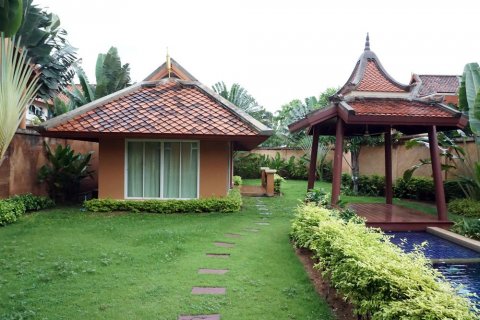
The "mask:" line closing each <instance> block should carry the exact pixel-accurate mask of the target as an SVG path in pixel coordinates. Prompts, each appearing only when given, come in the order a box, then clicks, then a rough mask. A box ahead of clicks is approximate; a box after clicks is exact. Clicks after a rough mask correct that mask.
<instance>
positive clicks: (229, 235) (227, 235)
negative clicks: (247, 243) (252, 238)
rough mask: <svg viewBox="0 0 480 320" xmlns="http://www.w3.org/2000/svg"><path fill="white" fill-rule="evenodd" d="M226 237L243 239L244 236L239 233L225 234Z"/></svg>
mask: <svg viewBox="0 0 480 320" xmlns="http://www.w3.org/2000/svg"><path fill="white" fill-rule="evenodd" d="M224 236H225V237H227V238H241V237H242V235H241V234H238V233H225V234H224Z"/></svg>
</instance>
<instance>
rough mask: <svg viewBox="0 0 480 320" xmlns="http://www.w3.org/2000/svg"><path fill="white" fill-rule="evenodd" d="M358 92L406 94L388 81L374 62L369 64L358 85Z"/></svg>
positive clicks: (370, 61) (371, 61)
mask: <svg viewBox="0 0 480 320" xmlns="http://www.w3.org/2000/svg"><path fill="white" fill-rule="evenodd" d="M355 90H357V91H379V92H405V90H404V89H402V88H400V87H398V86H397V85H395V84H393V83H392V82H390V81H389V80H388V78H387V77H386V76H385V75H384V74H383V73H382V72H381V71H380V70H379V68H378V66H377V64H376V63H375V62H374V61H373V60H369V61H368V62H367V66H366V68H365V73H364V75H363V77H362V80H361V81H360V83H359V84H358V86H357V88H356V89H355Z"/></svg>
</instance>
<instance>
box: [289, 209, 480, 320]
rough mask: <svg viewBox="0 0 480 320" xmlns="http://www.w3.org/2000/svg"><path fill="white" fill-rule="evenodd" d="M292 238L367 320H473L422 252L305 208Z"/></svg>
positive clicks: (362, 226) (470, 307)
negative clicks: (403, 248) (310, 252)
mask: <svg viewBox="0 0 480 320" xmlns="http://www.w3.org/2000/svg"><path fill="white" fill-rule="evenodd" d="M291 237H292V239H293V241H294V242H295V244H296V245H297V246H298V247H303V248H308V249H310V250H311V251H312V252H313V253H314V256H315V258H317V259H318V263H317V264H316V266H315V267H316V268H318V269H320V270H321V271H322V272H323V275H324V276H326V277H327V278H328V279H329V281H330V283H331V284H332V286H334V287H335V288H336V289H337V290H338V292H339V293H340V294H342V295H343V296H344V298H345V299H347V300H348V301H350V302H351V303H352V304H353V305H354V306H355V308H356V311H357V312H358V313H359V314H360V315H363V316H366V317H367V318H368V319H372V320H380V319H382V320H394V319H395V320H397V319H411V320H421V319H422V320H423V319H430V320H437V319H438V320H440V319H450V320H473V319H477V318H476V316H478V312H477V310H476V309H475V307H474V306H473V304H472V303H471V302H470V301H469V300H468V299H467V298H464V297H460V296H459V295H457V294H456V291H455V290H454V289H453V288H452V286H451V285H450V284H449V283H448V282H447V281H445V280H444V279H443V278H442V276H441V274H440V273H439V272H437V271H436V270H434V269H433V268H432V267H431V266H430V262H429V260H428V259H426V258H425V256H424V255H423V253H422V252H420V251H415V252H412V253H404V252H403V251H402V250H401V249H400V248H399V247H397V246H396V245H394V244H392V243H391V242H390V241H389V240H388V236H385V235H384V234H383V233H382V232H380V231H378V230H377V229H372V228H367V227H366V226H365V224H362V223H358V222H356V221H355V222H354V221H349V222H345V221H344V220H342V219H340V218H339V217H338V215H337V214H335V212H334V211H331V210H328V209H326V208H319V207H316V206H313V205H304V206H301V207H299V208H298V211H297V214H296V217H295V220H294V221H293V224H292V231H291Z"/></svg>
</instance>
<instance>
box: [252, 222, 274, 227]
mask: <svg viewBox="0 0 480 320" xmlns="http://www.w3.org/2000/svg"><path fill="white" fill-rule="evenodd" d="M255 224H258V225H259V226H269V225H270V223H268V222H255Z"/></svg>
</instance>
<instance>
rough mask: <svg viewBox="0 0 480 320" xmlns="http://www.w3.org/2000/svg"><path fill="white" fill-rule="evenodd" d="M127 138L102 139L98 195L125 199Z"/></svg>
mask: <svg viewBox="0 0 480 320" xmlns="http://www.w3.org/2000/svg"><path fill="white" fill-rule="evenodd" d="M124 164H125V139H123V138H117V139H106V138H105V139H100V164H99V168H98V197H99V198H111V199H124V198H125V193H124V184H125V170H124Z"/></svg>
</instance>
